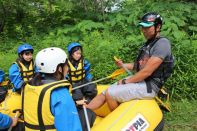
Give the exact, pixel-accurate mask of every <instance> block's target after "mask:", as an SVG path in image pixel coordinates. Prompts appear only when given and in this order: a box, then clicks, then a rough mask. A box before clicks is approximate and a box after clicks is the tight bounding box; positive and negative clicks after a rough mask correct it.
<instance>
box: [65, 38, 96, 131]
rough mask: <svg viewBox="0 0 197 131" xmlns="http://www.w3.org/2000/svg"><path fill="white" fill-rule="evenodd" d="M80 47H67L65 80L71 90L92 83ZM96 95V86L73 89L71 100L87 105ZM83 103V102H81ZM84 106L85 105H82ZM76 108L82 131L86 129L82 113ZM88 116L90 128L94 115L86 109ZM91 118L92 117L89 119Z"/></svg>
mask: <svg viewBox="0 0 197 131" xmlns="http://www.w3.org/2000/svg"><path fill="white" fill-rule="evenodd" d="M82 51H83V49H82V46H81V45H80V44H79V43H77V42H72V43H70V44H69V45H68V53H69V61H68V67H69V69H68V75H67V78H68V80H69V81H70V83H71V84H72V88H73V89H74V88H75V87H77V86H79V85H83V84H86V83H89V82H91V81H92V75H91V74H90V63H89V62H88V61H87V60H85V59H84V58H83V55H82V53H83V52H82ZM96 95H97V89H96V84H94V83H93V84H89V85H86V86H84V87H82V88H79V89H75V90H73V91H72V98H73V100H74V101H75V102H76V104H79V103H80V101H81V100H82V101H84V100H85V101H86V103H89V102H90V101H91V100H92V99H93V98H94V97H95V96H96ZM82 103H83V102H82ZM84 104H85V103H84ZM77 107H78V112H79V115H80V119H81V123H82V127H83V130H87V129H86V126H85V125H86V124H85V121H84V118H83V117H84V116H83V115H84V113H83V110H82V107H81V106H77ZM88 115H89V117H90V118H89V119H90V124H91V126H92V125H93V122H94V119H95V114H94V113H93V112H92V111H91V110H89V109H88ZM91 116H92V117H91Z"/></svg>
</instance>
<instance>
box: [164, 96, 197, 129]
mask: <svg viewBox="0 0 197 131" xmlns="http://www.w3.org/2000/svg"><path fill="white" fill-rule="evenodd" d="M171 108H172V109H171V112H168V113H167V112H165V113H164V119H165V126H164V131H197V100H185V99H183V100H181V101H173V102H171Z"/></svg>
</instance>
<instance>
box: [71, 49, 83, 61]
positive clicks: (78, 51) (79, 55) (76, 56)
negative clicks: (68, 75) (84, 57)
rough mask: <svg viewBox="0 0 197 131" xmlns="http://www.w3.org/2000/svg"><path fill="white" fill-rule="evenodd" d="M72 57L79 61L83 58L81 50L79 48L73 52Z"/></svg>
mask: <svg viewBox="0 0 197 131" xmlns="http://www.w3.org/2000/svg"><path fill="white" fill-rule="evenodd" d="M72 57H73V59H74V60H76V61H78V60H80V59H81V50H80V49H79V50H77V51H75V52H74V53H73V54H72Z"/></svg>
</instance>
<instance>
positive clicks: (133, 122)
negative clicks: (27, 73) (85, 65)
mask: <svg viewBox="0 0 197 131" xmlns="http://www.w3.org/2000/svg"><path fill="white" fill-rule="evenodd" d="M107 87H108V85H98V93H101V92H102V91H103V90H104V89H106V88H107ZM15 109H21V98H20V95H19V94H17V93H13V92H12V91H11V90H9V91H8V95H7V97H6V99H5V101H4V102H2V103H1V104H0V112H2V113H4V114H8V115H9V116H11V117H13V116H14V115H15V113H14V112H13V111H14V110H15ZM95 113H96V114H97V117H96V121H95V123H94V126H93V127H92V129H91V131H145V130H146V131H153V130H161V129H162V128H163V124H164V121H163V114H162V112H161V110H160V108H159V106H158V104H157V102H156V101H155V100H154V99H153V100H132V101H129V102H125V103H122V104H121V105H120V106H119V107H118V108H116V109H115V110H114V111H113V112H110V110H109V108H108V106H107V104H104V105H103V106H102V107H101V108H99V109H98V110H96V111H95Z"/></svg>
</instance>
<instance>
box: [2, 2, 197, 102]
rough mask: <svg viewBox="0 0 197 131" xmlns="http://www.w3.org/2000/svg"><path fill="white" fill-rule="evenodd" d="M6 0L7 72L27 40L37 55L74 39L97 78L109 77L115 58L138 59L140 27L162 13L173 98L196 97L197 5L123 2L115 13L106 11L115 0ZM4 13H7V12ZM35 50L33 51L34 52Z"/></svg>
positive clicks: (4, 51) (4, 65)
mask: <svg viewBox="0 0 197 131" xmlns="http://www.w3.org/2000/svg"><path fill="white" fill-rule="evenodd" d="M96 2H97V1H96V0H92V1H84V0H79V1H76V0H54V1H51V0H39V1H33V2H29V1H27V0H24V1H18V0H13V1H10V0H2V1H1V2H0V7H2V8H1V9H0V17H1V19H0V24H1V26H0V32H1V34H0V55H1V57H0V60H1V61H3V62H1V64H0V68H1V69H4V70H5V71H6V72H7V71H8V68H9V66H8V65H10V64H11V63H12V62H13V61H14V60H15V59H16V57H17V54H16V50H17V47H18V46H19V45H20V44H21V43H23V42H28V43H30V44H32V45H33V47H34V48H35V54H36V53H37V52H38V51H39V50H40V49H43V48H45V47H49V46H58V47H61V48H63V49H65V50H66V47H67V45H68V44H69V43H70V42H72V41H78V42H80V43H81V44H82V45H83V48H84V56H85V58H86V59H88V60H89V61H90V63H91V64H92V73H93V75H94V79H98V78H102V77H105V76H108V75H109V74H110V73H112V72H113V71H114V70H115V69H116V68H117V67H116V66H115V64H114V60H113V56H117V57H119V58H121V59H122V60H123V61H125V62H131V61H134V59H135V56H136V53H137V49H138V48H139V47H140V46H141V43H142V42H143V41H145V39H144V38H143V35H142V34H141V33H140V30H139V28H138V27H137V26H136V25H137V23H138V22H139V19H140V16H142V15H143V14H144V13H146V12H148V11H156V12H159V13H160V14H161V15H162V16H163V18H164V22H165V24H164V25H163V27H162V32H161V34H162V35H163V36H166V37H167V38H169V39H170V41H171V42H172V50H173V54H174V55H175V58H176V64H175V70H174V73H173V75H172V77H171V78H170V79H169V81H168V82H167V83H166V85H165V86H166V87H167V88H168V89H169V91H170V93H171V97H172V98H174V99H181V98H189V99H196V98H197V95H196V94H197V88H196V87H197V83H196V82H195V80H196V78H197V68H196V65H197V56H196V54H197V53H196V50H197V44H196V43H197V41H196V38H197V35H196V32H197V28H196V25H197V15H196V14H195V13H194V12H196V11H197V6H196V3H192V2H187V3H186V2H180V1H177V0H167V1H163V2H162V1H159V0H149V1H146V0H137V1H131V0H128V1H127V0H125V1H124V2H122V4H121V3H120V5H121V6H120V8H119V9H118V10H116V11H111V12H105V9H107V8H110V7H111V6H112V5H113V3H114V2H117V0H108V1H102V2H103V3H102V2H101V3H99V4H98V3H96ZM5 14H6V15H5ZM35 54H34V55H35Z"/></svg>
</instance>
